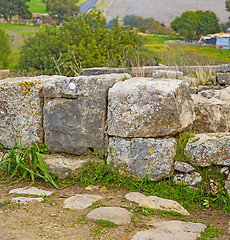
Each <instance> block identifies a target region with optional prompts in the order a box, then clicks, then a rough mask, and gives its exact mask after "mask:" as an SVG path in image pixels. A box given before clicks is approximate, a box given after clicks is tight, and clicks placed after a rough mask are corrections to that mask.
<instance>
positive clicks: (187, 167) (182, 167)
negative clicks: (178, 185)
mask: <svg viewBox="0 0 230 240" xmlns="http://www.w3.org/2000/svg"><path fill="white" fill-rule="evenodd" d="M174 169H175V170H177V171H179V172H185V173H188V172H192V171H193V170H194V167H193V166H192V165H191V164H189V163H185V162H178V161H176V162H175V163H174Z"/></svg>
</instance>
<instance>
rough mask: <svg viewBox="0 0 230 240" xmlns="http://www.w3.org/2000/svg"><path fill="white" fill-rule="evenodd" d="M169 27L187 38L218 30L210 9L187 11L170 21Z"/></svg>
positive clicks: (215, 18) (214, 16) (218, 26)
mask: <svg viewBox="0 0 230 240" xmlns="http://www.w3.org/2000/svg"><path fill="white" fill-rule="evenodd" d="M170 25H171V28H172V29H173V30H174V31H175V32H177V33H179V34H181V35H183V36H185V37H186V38H188V39H193V38H196V39H199V38H200V36H201V35H203V34H205V35H206V34H211V33H216V32H219V31H220V25H219V22H218V18H217V17H216V15H215V13H213V12H211V11H205V12H204V11H196V12H193V11H187V12H184V13H182V15H181V16H180V17H177V18H176V19H174V20H173V21H172V22H171V24H170Z"/></svg>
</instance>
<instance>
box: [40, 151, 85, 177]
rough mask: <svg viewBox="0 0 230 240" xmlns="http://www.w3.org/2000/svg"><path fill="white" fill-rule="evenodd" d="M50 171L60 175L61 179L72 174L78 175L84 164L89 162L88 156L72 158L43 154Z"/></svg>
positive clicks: (70, 156) (69, 156) (62, 155)
mask: <svg viewBox="0 0 230 240" xmlns="http://www.w3.org/2000/svg"><path fill="white" fill-rule="evenodd" d="M42 156H43V158H44V161H45V163H46V166H47V168H48V170H49V171H50V172H52V173H55V174H58V176H59V177H66V175H68V174H70V173H73V174H74V173H75V174H76V173H77V171H78V170H79V169H80V168H81V166H82V164H84V163H85V162H87V161H88V160H89V158H88V157H87V156H72V155H67V154H65V155H64V154H42Z"/></svg>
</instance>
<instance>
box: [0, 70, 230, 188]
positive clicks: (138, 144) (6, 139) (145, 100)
mask: <svg viewBox="0 0 230 240" xmlns="http://www.w3.org/2000/svg"><path fill="white" fill-rule="evenodd" d="M149 69H150V68H149ZM109 71H110V70H109V69H104V73H105V72H106V73H108V72H109ZM114 72H115V73H112V74H104V75H91V76H79V77H74V78H68V77H62V76H52V77H48V76H40V77H33V78H16V79H5V80H3V81H1V82H0V90H1V91H0V123H1V124H0V142H1V143H3V144H4V145H5V146H6V147H10V146H12V145H14V144H15V142H20V139H21V144H22V146H24V147H25V146H28V145H29V144H30V143H31V142H37V143H41V142H43V141H44V142H45V144H46V147H47V148H48V149H49V151H51V152H53V153H56V152H66V153H71V154H75V155H80V154H84V153H86V152H87V151H88V150H92V149H97V150H100V151H101V153H103V154H105V153H106V151H107V149H108V160H109V161H113V162H115V163H116V164H117V165H120V166H121V169H120V170H121V172H125V173H128V174H131V175H134V176H136V177H138V178H142V177H145V176H148V177H149V178H150V179H151V180H153V181H155V180H159V179H163V178H168V177H171V176H173V179H174V181H175V182H177V183H186V184H188V185H192V186H194V185H196V183H198V182H200V181H202V178H201V176H200V174H199V173H198V172H196V170H195V168H196V166H200V167H207V166H212V165H218V166H220V167H227V168H228V169H227V171H229V166H230V157H229V151H230V150H229V149H230V148H229V147H230V146H229V145H230V133H229V131H230V86H229V84H230V79H229V77H230V74H229V73H218V74H217V76H216V77H215V79H214V78H213V81H214V80H215V81H216V84H219V85H221V86H222V87H221V88H216V87H215V86H214V88H213V89H212V87H210V86H208V87H207V88H206V87H201V88H197V87H196V79H194V78H188V77H185V76H183V73H182V72H179V71H178V70H177V71H172V70H167V71H163V70H162V69H160V68H159V69H155V70H154V71H153V69H151V70H150V72H151V74H152V75H151V76H152V77H148V78H143V77H134V78H132V77H131V75H129V74H128V73H121V72H120V70H118V69H116V70H114ZM99 73H100V70H98V69H95V74H99ZM89 74H90V71H87V73H86V75H89ZM191 129H194V130H195V133H196V134H195V136H194V137H193V138H191V139H190V140H189V142H188V143H187V146H186V147H185V153H186V154H187V156H188V158H190V161H189V162H188V163H179V162H175V163H173V157H174V156H175V153H176V149H175V144H176V138H177V137H178V135H180V134H182V133H184V132H186V131H187V132H188V131H190V130H191ZM55 161H56V160H55ZM56 162H57V161H56ZM55 164H56V163H55ZM57 164H58V163H57ZM51 165H52V164H50V166H51ZM61 165H62V166H63V165H64V166H65V165H66V169H67V168H68V167H67V166H70V167H69V168H71V171H72V170H73V168H74V167H73V164H70V165H68V164H66V162H63V163H62V164H60V166H61ZM60 166H58V167H59V168H61V167H60ZM52 168H54V167H53V166H52ZM66 169H65V171H64V172H66V171H67V170H66ZM59 170H60V169H59ZM60 172H61V170H60ZM225 172H226V171H225ZM223 174H224V173H223ZM228 174H229V173H228ZM229 178H230V177H229V175H228V176H226V179H225V180H226V181H225V187H226V188H227V190H228V192H230V189H229V185H230V184H229V181H230V180H229Z"/></svg>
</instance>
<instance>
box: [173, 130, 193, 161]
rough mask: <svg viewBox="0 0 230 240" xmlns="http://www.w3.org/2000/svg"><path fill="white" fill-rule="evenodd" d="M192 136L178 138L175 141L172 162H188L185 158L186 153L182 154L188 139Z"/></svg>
mask: <svg viewBox="0 0 230 240" xmlns="http://www.w3.org/2000/svg"><path fill="white" fill-rule="evenodd" d="M193 136H194V135H193V134H192V133H190V134H187V135H184V136H179V137H178V138H177V140H176V155H175V156H174V158H173V161H174V162H175V161H179V162H189V158H188V157H187V155H186V153H185V152H184V149H185V147H186V144H187V142H188V140H189V138H191V137H193Z"/></svg>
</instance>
